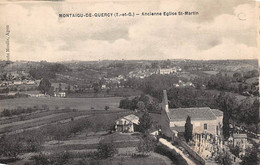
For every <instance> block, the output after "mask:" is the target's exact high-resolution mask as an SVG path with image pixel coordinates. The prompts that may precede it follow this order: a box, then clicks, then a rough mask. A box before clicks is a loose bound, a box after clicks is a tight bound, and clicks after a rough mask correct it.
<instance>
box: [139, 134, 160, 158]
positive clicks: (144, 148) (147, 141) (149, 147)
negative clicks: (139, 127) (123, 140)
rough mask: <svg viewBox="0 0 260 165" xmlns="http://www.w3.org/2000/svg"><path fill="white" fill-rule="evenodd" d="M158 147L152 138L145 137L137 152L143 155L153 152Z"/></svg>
mask: <svg viewBox="0 0 260 165" xmlns="http://www.w3.org/2000/svg"><path fill="white" fill-rule="evenodd" d="M155 147H156V141H155V140H154V139H153V138H152V137H150V136H144V137H143V138H142V139H141V140H140V142H139V143H138V145H137V147H136V150H137V151H138V152H140V153H142V154H143V155H144V154H145V153H148V152H150V151H153V150H154V149H155Z"/></svg>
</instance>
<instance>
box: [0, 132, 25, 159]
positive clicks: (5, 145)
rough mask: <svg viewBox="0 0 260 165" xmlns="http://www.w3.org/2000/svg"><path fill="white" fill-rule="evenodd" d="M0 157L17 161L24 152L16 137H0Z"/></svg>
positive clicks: (18, 138)
mask: <svg viewBox="0 0 260 165" xmlns="http://www.w3.org/2000/svg"><path fill="white" fill-rule="evenodd" d="M0 146H1V147H0V156H4V157H8V158H12V159H17V158H18V156H19V155H20V154H21V153H22V152H23V151H24V146H23V144H22V142H21V140H20V137H19V136H18V135H12V136H6V135H3V136H2V137H0Z"/></svg>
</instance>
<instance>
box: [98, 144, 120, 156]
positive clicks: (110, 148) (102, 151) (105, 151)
mask: <svg viewBox="0 0 260 165" xmlns="http://www.w3.org/2000/svg"><path fill="white" fill-rule="evenodd" d="M116 153H117V149H116V148H115V147H114V143H113V141H111V142H108V143H99V145H98V157H99V158H100V159H106V158H109V157H112V156H114V155H115V154H116Z"/></svg>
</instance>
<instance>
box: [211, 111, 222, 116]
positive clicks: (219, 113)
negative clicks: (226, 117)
mask: <svg viewBox="0 0 260 165" xmlns="http://www.w3.org/2000/svg"><path fill="white" fill-rule="evenodd" d="M211 111H212V112H213V113H214V114H215V115H216V116H217V117H220V116H223V112H222V111H220V110H218V109H211Z"/></svg>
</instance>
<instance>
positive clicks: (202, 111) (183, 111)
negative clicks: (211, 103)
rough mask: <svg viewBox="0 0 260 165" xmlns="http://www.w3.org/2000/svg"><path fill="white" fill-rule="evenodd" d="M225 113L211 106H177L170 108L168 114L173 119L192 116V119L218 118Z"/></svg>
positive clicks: (178, 119) (179, 119)
mask: <svg viewBox="0 0 260 165" xmlns="http://www.w3.org/2000/svg"><path fill="white" fill-rule="evenodd" d="M221 114H222V115H223V113H222V112H221V111H220V110H217V109H210V108H209V107H202V108H199V107H193V108H176V109H169V112H168V115H169V118H170V120H171V121H186V119H187V117H188V116H190V117H191V120H216V119H217V117H219V116H222V115H221Z"/></svg>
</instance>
